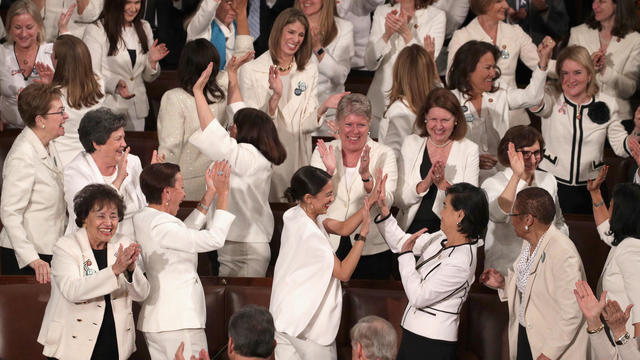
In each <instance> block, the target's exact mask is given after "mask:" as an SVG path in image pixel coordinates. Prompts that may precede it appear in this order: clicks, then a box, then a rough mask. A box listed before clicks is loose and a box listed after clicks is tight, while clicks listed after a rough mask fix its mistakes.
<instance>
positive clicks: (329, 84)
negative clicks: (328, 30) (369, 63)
mask: <svg viewBox="0 0 640 360" xmlns="http://www.w3.org/2000/svg"><path fill="white" fill-rule="evenodd" d="M334 20H335V22H336V27H337V28H338V34H337V35H336V37H335V39H333V41H332V42H331V43H329V45H327V47H325V48H324V57H323V58H322V61H320V62H318V103H319V104H322V103H323V102H324V101H325V100H327V98H329V96H331V95H333V94H336V93H341V92H344V82H345V81H346V80H347V75H349V71H351V58H353V54H354V51H355V50H354V47H353V25H352V24H351V23H350V22H348V21H346V20H342V19H340V18H339V17H334ZM312 58H314V59H316V61H317V57H316V56H315V55H312Z"/></svg>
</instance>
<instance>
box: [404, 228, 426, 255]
mask: <svg viewBox="0 0 640 360" xmlns="http://www.w3.org/2000/svg"><path fill="white" fill-rule="evenodd" d="M427 230H428V229H427V228H422V229H420V230H418V231H416V232H415V233H413V234H412V235H411V236H409V238H408V239H407V241H405V242H404V244H402V247H401V248H400V252H405V251H412V250H413V247H414V246H415V245H416V240H418V238H419V237H420V235H422V234H424V233H425V231H427Z"/></svg>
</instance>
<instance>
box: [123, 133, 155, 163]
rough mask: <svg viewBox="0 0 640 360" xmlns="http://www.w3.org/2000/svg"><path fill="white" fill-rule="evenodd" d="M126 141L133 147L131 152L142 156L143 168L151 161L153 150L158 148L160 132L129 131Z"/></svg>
mask: <svg viewBox="0 0 640 360" xmlns="http://www.w3.org/2000/svg"><path fill="white" fill-rule="evenodd" d="M125 141H126V142H127V145H129V146H130V147H131V151H130V152H131V154H133V155H136V156H137V157H139V158H140V162H141V163H142V168H143V169H144V168H145V167H146V166H147V165H149V164H150V163H151V157H152V156H153V150H157V149H158V134H157V133H156V132H155V131H127V133H126V134H125Z"/></svg>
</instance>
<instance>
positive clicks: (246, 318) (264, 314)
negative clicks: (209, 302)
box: [229, 305, 275, 359]
mask: <svg viewBox="0 0 640 360" xmlns="http://www.w3.org/2000/svg"><path fill="white" fill-rule="evenodd" d="M274 332H275V327H274V325H273V317H272V316H271V313H269V311H268V310H267V309H265V308H263V307H260V306H255V305H248V306H245V307H243V308H242V309H240V310H239V311H237V312H236V313H235V314H233V316H231V320H229V338H230V342H229V345H230V346H231V345H232V346H233V351H234V352H235V353H237V355H240V356H243V357H252V358H265V359H266V358H268V357H269V356H271V354H273V349H274V348H275V341H274ZM229 351H231V349H229Z"/></svg>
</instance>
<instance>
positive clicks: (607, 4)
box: [569, 0, 640, 120]
mask: <svg viewBox="0 0 640 360" xmlns="http://www.w3.org/2000/svg"><path fill="white" fill-rule="evenodd" d="M638 30H640V24H639V23H638V16H637V14H636V4H635V2H634V1H633V0H615V1H614V0H605V1H596V2H594V3H593V13H592V15H591V16H589V18H587V20H586V21H585V23H584V24H582V25H578V26H576V27H574V28H571V36H570V37H569V45H580V46H583V47H585V48H586V49H587V51H589V54H591V57H592V58H593V59H594V64H595V69H596V76H595V77H596V83H597V84H598V86H599V87H600V91H602V92H603V93H605V94H607V95H609V96H611V97H613V98H615V99H616V102H617V104H618V112H619V116H620V119H622V120H627V119H631V118H632V117H633V114H632V109H631V106H630V104H629V99H630V98H631V96H632V95H633V94H634V93H635V92H636V88H637V83H638V80H639V79H640V33H638Z"/></svg>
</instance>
